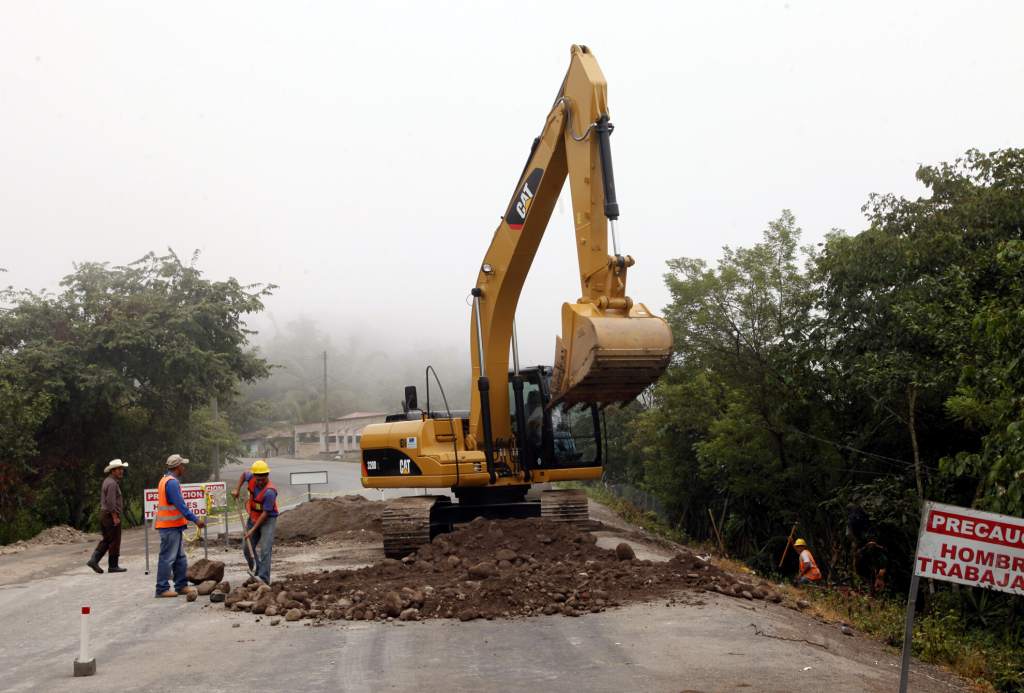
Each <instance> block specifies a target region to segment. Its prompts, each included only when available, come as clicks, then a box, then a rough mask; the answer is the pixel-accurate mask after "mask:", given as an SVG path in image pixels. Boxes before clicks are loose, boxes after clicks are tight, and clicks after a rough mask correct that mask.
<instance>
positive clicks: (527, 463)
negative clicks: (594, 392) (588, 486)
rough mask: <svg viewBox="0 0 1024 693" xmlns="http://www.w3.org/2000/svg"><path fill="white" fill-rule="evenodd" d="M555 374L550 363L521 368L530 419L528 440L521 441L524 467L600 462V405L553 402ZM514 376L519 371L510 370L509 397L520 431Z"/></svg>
mask: <svg viewBox="0 0 1024 693" xmlns="http://www.w3.org/2000/svg"><path fill="white" fill-rule="evenodd" d="M552 374H553V369H552V368H551V367H550V366H536V367H534V368H525V369H522V370H521V371H520V372H519V377H521V378H522V381H523V418H524V420H525V422H526V429H525V431H526V435H525V440H524V441H523V442H522V443H521V444H520V445H519V448H520V461H521V463H522V465H523V467H524V469H527V470H532V469H572V468H577V467H593V466H600V465H601V428H600V425H599V424H600V419H599V414H598V409H597V405H596V404H591V405H589V406H579V407H575V408H574V407H572V406H571V405H569V404H566V403H565V402H553V401H552V392H551V377H552ZM514 378H515V374H514V373H509V387H508V397H509V400H508V401H509V411H510V412H511V415H512V430H513V431H518V430H520V428H519V421H518V417H517V413H516V412H517V406H516V398H515V392H514V388H513V382H514ZM584 457H589V458H590V459H584Z"/></svg>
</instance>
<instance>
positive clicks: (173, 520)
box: [153, 455, 206, 597]
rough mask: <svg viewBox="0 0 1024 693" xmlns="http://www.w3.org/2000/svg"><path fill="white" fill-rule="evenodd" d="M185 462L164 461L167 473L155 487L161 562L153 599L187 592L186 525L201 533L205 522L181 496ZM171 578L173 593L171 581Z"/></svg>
mask: <svg viewBox="0 0 1024 693" xmlns="http://www.w3.org/2000/svg"><path fill="white" fill-rule="evenodd" d="M187 464H188V460H187V459H186V458H184V457H182V456H181V455H171V456H170V457H168V458H167V465H166V467H167V471H166V472H165V473H164V475H163V477H162V478H161V479H160V485H159V486H157V506H156V522H154V523H153V524H154V526H155V527H156V529H157V531H158V532H159V533H160V558H159V559H158V560H157V565H156V596H157V597H177V596H178V595H179V594H182V593H184V592H186V591H187V590H191V589H194V588H192V587H189V586H188V575H187V574H188V557H187V556H185V542H184V541H183V535H184V534H185V525H186V524H188V522H190V521H191V522H195V523H196V526H197V527H199V528H200V529H202V528H203V527H204V526H205V525H206V522H204V521H203V520H201V519H199V518H198V517H196V516H195V515H194V514H193V513H192V511H191V510H189V509H188V506H187V505H185V499H184V498H183V497H182V495H181V482H180V481H179V479H181V477H182V475H183V474H184V473H185V465H187ZM172 575H173V577H174V589H171V585H170V580H171V577H172Z"/></svg>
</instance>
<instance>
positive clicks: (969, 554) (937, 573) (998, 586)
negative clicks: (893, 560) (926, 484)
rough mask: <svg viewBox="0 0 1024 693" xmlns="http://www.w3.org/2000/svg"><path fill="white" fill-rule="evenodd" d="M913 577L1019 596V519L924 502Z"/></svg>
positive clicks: (1022, 539) (1023, 583)
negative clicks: (956, 583) (917, 576)
mask: <svg viewBox="0 0 1024 693" xmlns="http://www.w3.org/2000/svg"><path fill="white" fill-rule="evenodd" d="M914 572H915V573H916V574H917V575H920V576H921V577H925V578H936V579H938V580H946V581H948V582H958V583H960V584H961V585H971V586H978V587H987V588H989V589H994V590H1000V591H1002V592H1010V593H1013V594H1020V595H1024V520H1022V519H1021V518H1019V517H1011V516H1009V515H997V514H996V513H986V512H981V511H979V510H971V509H969V508H960V507H957V506H955V505H945V504H943V503H932V502H926V503H925V504H924V516H923V518H922V522H921V534H920V536H919V537H918V541H917V556H916V557H915V558H914Z"/></svg>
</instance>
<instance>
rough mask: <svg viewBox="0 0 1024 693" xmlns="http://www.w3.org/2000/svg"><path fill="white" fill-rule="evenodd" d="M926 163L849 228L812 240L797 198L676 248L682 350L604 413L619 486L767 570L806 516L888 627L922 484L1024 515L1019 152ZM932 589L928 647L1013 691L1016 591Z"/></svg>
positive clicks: (829, 557)
mask: <svg viewBox="0 0 1024 693" xmlns="http://www.w3.org/2000/svg"><path fill="white" fill-rule="evenodd" d="M917 180H918V181H919V182H920V183H921V184H922V185H923V186H925V187H926V188H927V190H928V193H927V195H926V196H924V197H921V198H919V199H905V198H902V197H898V196H894V195H885V194H880V195H873V196H871V197H870V198H869V199H868V201H867V203H866V205H865V207H864V211H865V214H866V217H867V220H868V226H867V228H866V229H865V230H863V231H861V232H860V233H857V234H855V235H851V234H847V233H844V232H841V231H833V232H832V233H830V234H829V235H828V236H827V238H826V239H825V240H824V242H823V243H821V244H818V245H817V246H812V247H801V231H800V228H799V227H798V225H797V220H796V218H795V216H794V215H793V214H792V213H790V212H789V211H783V212H782V213H781V215H780V216H779V217H778V218H777V219H775V220H773V221H771V222H770V223H769V224H768V225H767V228H766V229H765V231H764V233H763V236H762V240H761V242H760V243H758V244H756V245H754V246H752V247H749V248H725V249H724V250H723V252H722V256H721V257H720V258H719V259H718V261H717V262H716V263H707V262H705V261H703V260H700V259H693V258H685V257H683V258H677V259H674V260H670V261H669V262H668V268H669V271H668V273H667V274H666V275H665V280H666V282H667V284H668V287H669V289H670V291H671V295H672V301H671V303H670V305H669V306H668V307H667V308H666V310H665V317H666V319H667V320H668V321H669V323H670V325H671V327H672V330H673V334H674V336H675V341H676V343H675V357H674V361H673V363H672V365H671V367H670V368H669V370H668V372H667V373H666V374H665V376H664V377H662V379H661V380H660V381H659V382H658V383H657V384H656V385H655V386H654V387H653V388H652V390H651V391H650V393H649V394H648V396H647V397H645V398H641V400H638V402H636V403H634V404H632V405H630V406H628V407H625V408H622V409H609V410H608V411H607V412H606V425H607V429H608V438H609V441H608V448H609V455H608V459H607V461H606V474H605V481H606V482H607V483H609V484H610V485H621V484H626V485H629V486H631V487H633V488H635V489H640V490H642V491H643V492H646V493H647V494H649V495H650V496H651V497H653V498H655V499H657V501H658V509H659V512H660V519H661V521H662V522H664V524H665V525H666V526H667V527H669V528H671V530H669V531H672V532H680V531H681V532H685V534H686V535H687V536H689V537H691V538H693V539H694V540H697V541H701V542H705V543H707V544H708V545H716V544H717V543H718V534H720V536H721V541H722V543H723V546H724V548H725V550H726V551H727V552H728V553H729V554H730V555H731V556H733V557H735V558H738V559H741V560H743V561H745V562H747V563H748V564H749V565H750V566H751V567H752V568H753V569H755V570H757V571H758V572H761V573H762V574H768V573H771V572H772V571H774V570H777V562H778V560H779V557H780V556H781V555H782V553H783V549H784V547H785V546H786V540H787V537H788V536H790V532H791V531H793V529H794V526H795V527H796V534H797V536H801V537H803V538H805V539H806V540H807V541H808V542H809V544H810V545H811V547H812V550H813V551H814V554H815V556H816V558H817V560H818V563H819V565H820V566H821V567H822V569H823V570H824V572H825V575H826V579H827V580H828V582H829V583H830V584H832V585H835V586H838V587H841V588H843V589H844V590H850V589H853V590H860V589H866V588H868V587H870V586H872V584H873V582H874V578H875V577H876V575H877V572H878V570H879V569H880V568H884V569H885V580H884V582H885V585H884V589H883V590H882V592H883V594H885V595H889V596H887V597H884V598H882V599H880V600H879V599H872V600H870V601H869V602H865V603H866V604H870V609H864V610H854V611H853V612H851V613H850V614H849V615H848V616H847V617H848V618H850V619H851V620H855V621H860V622H861V625H863V626H865V627H866V629H867V630H869V631H870V630H872V629H875V631H873V632H878V633H879V634H880V635H882V636H883V637H885V638H889V637H890V635H891V633H890V631H889V630H888V629H889V626H888V625H883V624H884V623H885V622H886V619H885V618H884V617H882V618H881V621H882V623H880V624H878V625H877V626H871V624H872V620H871V619H873V618H875V619H877V618H880V617H879V616H878V614H879V613H886V612H885V609H886V608H887V607H886V606H885V605H886V604H890V603H892V604H895V605H896V606H894V607H893V608H894V609H898V610H899V611H901V612H902V606H901V605H900V602H901V599H903V598H904V597H903V596H902V595H905V594H906V588H907V584H908V582H909V577H910V570H911V563H912V556H913V552H914V548H915V542H916V533H917V527H918V522H919V518H920V508H921V503H922V501H923V500H925V499H927V500H935V501H942V502H947V503H952V504H956V505H961V506H967V507H975V508H980V509H984V510H989V511H994V512H1000V513H1006V514H1010V515H1015V516H1018V517H1020V516H1021V515H1024V428H1022V424H1024V406H1022V402H1024V362H1022V360H1021V347H1022V345H1024V319H1022V316H1024V232H1022V229H1024V150H1020V149H1008V150H1003V151H997V152H992V153H982V152H978V151H969V152H967V153H966V154H965V155H964V156H963V157H961V158H960V159H958V160H956V161H954V162H951V163H942V164H937V165H932V166H923V167H921V168H920V169H918V171H917ZM642 523H643V522H642ZM716 528H717V532H718V534H716ZM782 571H783V573H785V574H787V575H792V574H793V573H794V572H795V558H794V557H793V556H792V554H790V556H789V558H788V560H787V562H786V563H785V564H784V565H783V568H782ZM923 592H924V594H923V596H922V603H921V605H920V609H921V613H922V617H921V620H920V622H919V627H920V628H921V629H922V637H921V640H920V641H919V642H918V643H915V648H920V652H921V654H922V655H923V656H925V657H926V658H930V660H931V661H943V662H946V663H949V664H951V665H954V666H957V667H959V668H960V669H961V670H963V671H964V672H965V673H968V674H970V672H971V671H972V670H973V671H978V672H982V671H984V672H986V673H985V674H984V675H985V676H986V677H987V678H988V680H990V681H992V682H993V685H996V686H997V687H998V688H999V689H1000V690H1020V689H1021V686H1022V685H1024V684H1022V683H1021V679H1022V677H1024V675H1022V674H1021V670H1022V661H1021V659H1020V655H1019V654H1014V653H1019V652H1020V651H1022V650H1024V637H1022V636H1024V605H1022V603H1021V602H1022V600H1021V599H1020V598H1019V597H1011V596H1009V595H1006V594H996V593H985V592H981V591H979V590H971V589H966V588H962V589H959V590H953V589H952V588H951V586H950V585H948V584H945V583H935V586H934V593H932V591H931V590H923ZM844 593H845V592H844ZM825 594H828V593H827V592H826V593H825ZM887 599H889V600H894V601H891V602H890V601H886V600H887ZM840 603H842V600H841V599H840V600H839V601H838V602H837V604H840ZM851 603H855V602H851ZM879 610H881V611H879ZM995 614H998V617H995ZM855 625H857V624H856V623H855ZM868 626H870V627H868ZM897 630H898V629H897ZM897 636H898V637H900V638H901V637H902V636H901V635H899V634H897ZM947 648H952V649H947Z"/></svg>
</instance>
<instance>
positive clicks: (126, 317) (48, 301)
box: [0, 253, 273, 527]
mask: <svg viewBox="0 0 1024 693" xmlns="http://www.w3.org/2000/svg"><path fill="white" fill-rule="evenodd" d="M196 259H197V257H196V256H193V258H192V261H191V262H190V263H189V264H185V263H183V262H182V261H181V260H180V259H179V258H178V257H177V256H176V255H174V254H173V253H170V254H168V255H165V256H157V255H155V254H152V253H151V254H149V255H146V256H145V257H144V258H142V259H141V260H139V261H137V262H135V263H132V264H131V265H128V266H122V267H109V266H108V265H106V264H100V263H85V264H82V265H78V266H76V269H75V272H74V273H73V274H71V275H69V276H67V277H65V278H64V280H63V281H62V282H61V287H62V291H61V292H60V293H58V294H56V295H50V294H45V293H44V294H35V293H32V292H27V291H24V292H16V291H12V290H8V291H6V292H5V293H4V295H3V300H4V302H5V303H7V304H8V305H11V306H12V308H11V309H10V310H9V311H6V312H5V313H3V314H2V315H0V370H2V371H3V373H5V374H11V375H12V376H13V377H12V380H11V382H12V383H13V388H14V389H13V393H14V394H13V395H10V396H15V397H21V398H27V399H28V401H32V402H35V403H36V408H35V409H31V410H30V411H33V412H35V414H34V416H35V419H37V420H35V421H28V422H26V423H27V424H29V425H28V426H27V427H25V428H23V429H21V430H24V431H29V432H31V435H32V437H33V439H34V441H33V442H34V449H32V448H31V447H28V448H26V447H24V446H23V445H22V446H21V448H20V449H22V450H23V451H24V452H23V454H22V455H21V461H20V462H19V461H17V458H14V457H12V458H7V457H6V456H5V458H4V459H3V460H2V462H0V464H2V468H3V469H4V474H5V477H7V478H10V479H11V480H12V485H11V487H10V489H11V492H12V493H15V494H16V495H17V496H18V497H20V498H21V499H22V500H23V506H22V507H28V508H31V511H32V512H33V513H34V514H35V515H36V516H37V517H38V518H39V519H41V520H42V521H43V522H45V523H46V524H53V523H57V522H66V523H69V524H71V525H74V526H78V527H83V526H86V525H87V523H88V522H89V520H90V515H91V512H92V510H93V509H94V506H95V498H96V491H97V489H98V484H99V481H100V477H101V472H102V468H103V466H104V463H105V462H106V461H107V460H109V459H111V458H113V457H120V458H122V459H124V460H126V461H127V462H128V463H129V464H130V465H131V468H130V470H129V475H128V476H127V477H126V488H125V495H126V498H127V499H129V501H132V500H135V499H137V498H139V497H140V496H141V489H142V488H143V486H144V485H147V484H153V483H155V482H156V480H157V479H158V477H159V475H160V474H161V461H162V460H163V459H164V458H165V457H166V456H167V454H169V453H170V452H180V453H182V454H185V455H186V456H190V457H191V459H192V460H193V464H192V465H191V466H190V474H191V476H192V477H193V478H196V479H202V478H205V476H206V475H207V474H208V473H209V472H210V471H212V459H211V457H210V454H209V451H210V449H211V447H212V444H213V442H214V441H215V440H217V441H219V442H220V443H221V444H222V445H225V446H227V445H226V444H228V443H230V440H229V438H228V437H226V435H225V426H224V425H223V424H222V423H220V422H217V421H212V420H210V417H209V416H208V415H204V410H205V408H206V407H207V406H208V404H209V402H210V399H211V397H214V396H217V397H218V398H220V400H221V401H223V402H228V401H230V400H231V399H232V398H233V397H234V396H235V395H236V392H237V389H238V385H239V383H241V382H251V381H254V380H257V379H259V378H262V377H265V376H266V374H267V365H266V363H265V362H264V361H263V359H262V358H260V357H259V356H257V355H256V354H255V353H254V352H253V351H252V350H251V349H250V348H249V347H248V337H249V334H250V332H249V331H248V330H247V329H246V328H245V324H244V322H243V318H244V316H245V315H247V314H251V313H254V312H257V311H259V310H262V307H263V305H262V302H261V299H262V298H263V297H265V296H266V295H268V294H269V292H270V291H271V289H272V288H273V287H270V286H263V285H254V286H243V285H241V284H239V283H238V282H237V281H236V280H234V279H228V280H226V281H211V280H208V279H205V278H203V276H202V273H201V272H200V271H199V270H198V269H197V268H196V267H195V262H196ZM4 396H5V397H6V396H9V395H7V394H6V393H5V395H4ZM14 425H16V424H14V423H10V424H9V423H8V422H7V421H6V420H5V421H4V431H5V433H4V434H3V437H4V439H5V440H6V439H7V438H8V437H9V436H10V435H11V433H10V429H9V428H8V427H9V426H14ZM6 490H7V489H5V491H6ZM12 512H13V509H12V508H11V507H10V503H7V504H6V505H5V506H0V514H2V519H4V520H6V519H7V518H8V517H9V516H10V513H12Z"/></svg>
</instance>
